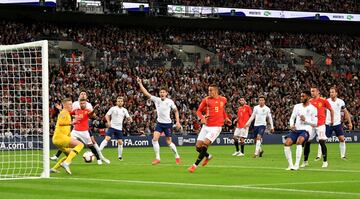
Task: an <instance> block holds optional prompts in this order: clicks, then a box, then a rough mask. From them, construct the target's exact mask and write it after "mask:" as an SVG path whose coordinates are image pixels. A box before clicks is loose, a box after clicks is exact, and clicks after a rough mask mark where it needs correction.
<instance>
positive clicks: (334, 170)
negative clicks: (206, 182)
mask: <svg viewBox="0 0 360 199" xmlns="http://www.w3.org/2000/svg"><path fill="white" fill-rule="evenodd" d="M74 164H79V163H74ZM80 164H88V163H80ZM120 165H128V166H152V167H154V166H153V165H151V164H150V163H149V164H133V163H125V162H121V163H120ZM156 166H157V167H159V166H166V167H169V166H170V167H188V166H189V165H175V164H167V163H160V164H158V165H156ZM206 167H209V168H241V169H269V170H283V171H284V172H302V171H319V172H344V173H360V170H345V169H327V168H325V169H315V168H309V167H307V168H305V169H300V171H285V169H286V168H285V167H262V166H241V165H207V166H206Z"/></svg>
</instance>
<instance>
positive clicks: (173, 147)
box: [169, 142, 180, 158]
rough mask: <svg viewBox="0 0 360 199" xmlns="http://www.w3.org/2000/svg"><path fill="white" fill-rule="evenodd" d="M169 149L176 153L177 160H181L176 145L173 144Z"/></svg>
mask: <svg viewBox="0 0 360 199" xmlns="http://www.w3.org/2000/svg"><path fill="white" fill-rule="evenodd" d="M169 147H170V149H171V150H172V151H173V152H174V155H175V158H180V156H179V153H178V152H177V149H176V146H175V144H174V143H172V142H171V144H169Z"/></svg>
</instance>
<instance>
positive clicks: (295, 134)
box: [285, 130, 309, 143]
mask: <svg viewBox="0 0 360 199" xmlns="http://www.w3.org/2000/svg"><path fill="white" fill-rule="evenodd" d="M300 136H302V137H304V138H305V142H306V141H308V140H309V132H307V131H305V130H297V131H290V132H289V133H288V134H287V135H286V136H285V138H290V139H291V140H292V142H293V143H296V141H297V139H298V138H299V137H300Z"/></svg>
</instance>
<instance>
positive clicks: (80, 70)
mask: <svg viewBox="0 0 360 199" xmlns="http://www.w3.org/2000/svg"><path fill="white" fill-rule="evenodd" d="M0 32H1V34H0V44H14V43H23V42H28V41H34V40H39V39H42V38H52V39H56V40H73V41H76V42H78V43H80V44H83V45H84V46H87V47H89V48H92V49H94V50H96V51H97V55H98V56H99V60H100V61H99V62H98V63H99V64H98V65H96V66H91V65H88V64H86V65H85V64H77V65H51V66H50V92H51V93H50V106H51V113H52V117H51V125H52V126H54V125H55V119H56V114H55V113H56V109H55V104H56V103H58V102H59V101H60V99H61V98H62V97H63V96H64V94H65V95H68V96H71V97H72V98H73V99H74V100H75V99H77V97H78V94H79V92H80V90H81V89H85V90H87V91H88V93H89V100H90V102H91V103H93V104H100V108H99V111H98V114H97V115H98V118H96V119H95V120H94V121H93V122H92V125H93V126H94V127H95V128H102V127H104V120H103V116H104V114H105V113H106V111H107V110H108V109H109V108H110V107H111V106H112V105H114V100H115V99H116V97H117V96H118V95H121V96H124V97H125V99H126V107H127V108H128V110H129V112H130V113H131V114H132V116H133V118H134V123H133V124H127V125H126V128H125V129H127V132H128V133H130V134H137V135H140V134H150V133H151V132H152V130H153V128H154V123H155V118H156V113H155V111H154V105H153V104H152V103H151V102H150V101H149V100H147V99H146V98H145V97H144V96H143V95H142V94H140V93H139V92H138V87H137V84H136V82H135V81H134V80H135V77H136V76H140V77H141V78H143V79H144V83H145V86H146V87H147V88H148V89H149V91H150V92H151V93H152V94H154V95H157V93H158V88H159V87H160V86H166V87H167V88H168V89H169V97H171V98H172V99H173V100H174V101H175V103H176V105H177V106H178V108H179V110H180V118H181V121H182V124H183V127H184V131H185V132H196V131H198V130H199V128H200V124H199V121H198V119H197V118H196V117H195V111H196V108H197V106H198V105H199V102H200V100H201V98H203V97H204V96H205V95H206V94H207V91H206V89H207V85H208V84H209V83H211V82H216V83H218V84H219V86H220V88H221V91H222V92H223V95H224V96H226V97H227V98H228V99H229V104H230V106H229V108H228V112H229V113H230V115H232V116H233V117H234V116H235V115H236V109H237V108H238V105H239V104H238V99H239V97H241V96H243V97H245V98H246V99H247V101H248V103H249V104H250V105H251V106H254V105H256V100H257V97H258V96H259V95H265V96H266V97H267V104H268V106H269V107H270V108H271V110H272V112H273V116H274V120H275V122H274V124H275V127H276V130H280V131H281V130H286V129H287V128H288V127H287V124H288V120H289V116H290V115H289V114H290V112H291V108H292V106H293V105H294V104H295V103H298V102H299V98H298V97H299V92H300V91H301V90H302V89H308V88H309V87H310V86H311V85H312V84H315V85H317V86H319V87H320V91H321V92H322V94H323V95H324V96H328V89H329V88H330V87H331V86H332V85H337V86H338V87H339V88H341V90H339V97H340V98H342V99H344V101H345V102H346V103H347V104H348V106H347V107H348V109H349V111H350V113H351V114H352V116H353V118H352V119H353V125H354V127H355V128H356V129H360V118H359V117H360V116H359V115H358V113H357V111H358V110H360V109H359V108H360V107H359V99H360V87H359V85H360V84H359V79H358V78H359V77H360V74H359V72H358V71H359V70H358V69H359V64H360V52H359V46H360V39H359V38H358V37H354V36H346V35H320V34H300V33H298V34H293V33H253V32H238V31H234V30H232V31H230V30H229V31H224V30H176V29H171V28H163V29H161V30H147V29H139V28H120V27H116V26H107V25H105V26H98V27H96V28H94V27H93V26H91V27H89V26H74V25H69V24H68V25H56V24H23V23H19V22H4V21H3V22H0ZM181 43H191V44H194V45H198V46H201V47H203V48H206V49H207V50H209V51H210V52H213V53H214V54H215V55H216V56H217V57H218V60H219V66H218V67H215V68H212V67H203V66H204V65H206V64H204V63H203V62H202V60H200V61H199V62H197V64H196V66H195V67H188V66H182V64H181V62H174V60H178V59H179V58H178V57H177V55H176V53H175V52H174V51H173V50H172V49H170V48H169V47H167V46H166V44H181ZM279 47H299V48H307V49H309V50H312V51H315V52H317V53H319V54H322V55H326V56H329V57H331V58H332V61H333V65H335V66H337V67H338V69H339V70H337V72H332V73H330V72H328V71H327V72H325V71H320V70H319V69H316V68H307V69H306V70H295V69H293V68H290V69H289V68H288V69H285V68H279V67H278V64H279V63H283V64H288V65H289V64H290V63H291V62H292V60H291V59H289V58H288V57H287V56H286V55H285V54H284V52H283V51H281V50H280V49H279ZM167 62H172V63H177V64H174V65H172V66H167V67H165V65H166V63H167ZM340 72H341V73H340ZM228 130H229V127H227V129H226V131H228Z"/></svg>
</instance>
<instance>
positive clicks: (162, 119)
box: [150, 96, 176, 124]
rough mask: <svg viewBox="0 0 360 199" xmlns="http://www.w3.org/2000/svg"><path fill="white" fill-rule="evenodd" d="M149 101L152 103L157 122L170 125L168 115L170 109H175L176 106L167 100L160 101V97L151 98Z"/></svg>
mask: <svg viewBox="0 0 360 199" xmlns="http://www.w3.org/2000/svg"><path fill="white" fill-rule="evenodd" d="M150 99H151V101H153V102H154V104H155V107H156V113H157V122H159V123H165V124H169V123H172V121H171V117H170V113H171V109H175V108H176V105H175V103H174V101H172V100H171V99H169V98H166V99H165V100H161V98H160V97H155V96H151V98H150Z"/></svg>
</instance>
